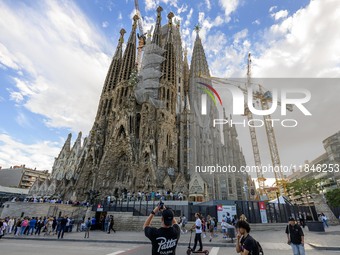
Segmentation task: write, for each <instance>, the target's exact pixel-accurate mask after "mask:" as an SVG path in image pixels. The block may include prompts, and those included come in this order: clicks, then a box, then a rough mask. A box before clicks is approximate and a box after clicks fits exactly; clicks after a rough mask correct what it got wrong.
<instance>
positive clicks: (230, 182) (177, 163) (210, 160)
mask: <svg viewBox="0 0 340 255" xmlns="http://www.w3.org/2000/svg"><path fill="white" fill-rule="evenodd" d="M161 12H162V8H161V7H159V8H158V9H157V22H156V25H155V29H154V31H153V35H152V36H151V33H149V36H148V38H147V40H146V45H145V46H144V47H145V54H144V56H143V59H142V65H141V66H140V68H138V69H137V65H136V48H137V44H136V28H137V22H138V16H135V17H134V22H133V25H132V30H131V33H130V36H129V39H128V41H127V44H126V49H125V51H124V53H123V50H122V44H123V41H124V34H125V33H126V31H125V30H124V29H122V30H121V31H120V39H119V42H118V46H117V49H116V52H115V54H114V56H113V58H112V62H111V65H110V68H109V71H108V73H107V76H106V80H105V83H104V86H103V90H102V94H101V97H100V101H99V107H98V111H97V115H96V118H95V121H94V124H93V127H92V129H91V131H90V134H89V136H88V137H87V138H85V140H84V143H83V144H81V133H80V134H79V136H78V138H77V140H76V142H75V144H74V145H73V147H72V148H71V135H69V137H68V138H67V140H66V142H65V145H64V147H63V148H62V150H61V152H60V154H59V156H58V157H57V158H56V159H55V163H54V165H53V170H52V179H51V180H49V181H50V183H51V184H53V185H54V187H53V188H48V187H47V186H48V183H46V184H41V183H36V185H35V186H34V187H33V188H32V189H31V194H32V195H37V194H40V195H42V193H43V190H49V191H50V193H49V195H50V194H52V193H53V195H59V196H61V197H62V198H63V199H71V200H73V201H74V200H78V201H80V200H86V199H90V194H91V191H92V192H93V191H94V190H96V191H99V196H100V197H101V198H104V197H106V196H108V195H114V196H117V195H120V194H121V192H122V191H123V190H129V191H131V192H133V191H135V192H137V191H139V190H141V191H145V192H150V191H155V192H156V191H167V190H171V191H173V192H183V193H184V194H185V196H186V197H189V196H190V195H193V196H192V197H194V198H196V197H197V196H200V197H201V198H200V200H209V199H214V198H215V199H244V198H245V196H244V191H243V185H244V182H245V181H246V180H247V176H246V175H241V174H226V173H223V174H216V175H209V174H203V173H200V174H197V173H195V166H197V165H198V166H203V165H216V164H219V165H228V164H231V165H235V166H237V167H239V166H241V165H245V160H244V156H243V154H242V151H241V148H240V145H239V142H238V140H237V132H236V129H234V128H228V127H227V126H226V127H225V128H224V129H223V130H219V129H217V128H214V127H213V126H212V119H213V118H218V117H217V116H218V111H217V108H216V107H215V106H214V105H213V104H212V102H209V103H208V112H209V115H207V116H201V114H200V109H201V105H200V98H201V94H202V93H204V92H202V90H199V89H198V85H197V82H198V81H204V82H209V81H207V80H204V79H202V78H200V74H205V75H209V67H208V63H207V60H206V57H205V53H204V49H203V45H202V43H201V40H200V37H199V33H198V32H199V31H197V37H196V41H195V46H194V49H193V54H192V59H191V65H190V68H189V64H188V60H187V56H186V55H187V54H186V50H184V51H183V49H182V43H181V35H180V24H179V23H177V24H173V23H172V19H173V16H174V15H173V13H169V14H168V16H167V18H168V20H167V24H166V25H164V26H162V25H161V20H162V15H161ZM183 52H184V57H183ZM157 61H158V62H157ZM156 63H160V64H159V65H158V64H156ZM138 70H139V72H138ZM221 133H223V137H224V138H223V139H222V136H221ZM42 185H45V186H44V188H41V187H42ZM190 185H196V187H195V188H192V187H190ZM197 185H199V186H201V187H200V188H199V187H197ZM190 190H192V193H190ZM193 190H195V191H193ZM53 191H54V192H53ZM201 191H202V192H201Z"/></svg>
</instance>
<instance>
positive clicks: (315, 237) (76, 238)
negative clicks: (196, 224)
mask: <svg viewBox="0 0 340 255" xmlns="http://www.w3.org/2000/svg"><path fill="white" fill-rule="evenodd" d="M284 232H285V229H282V231H251V232H250V234H251V235H252V236H253V237H254V238H255V239H256V240H257V241H259V242H260V243H261V245H262V246H263V248H264V249H273V247H275V249H278V250H290V249H291V248H290V246H289V245H287V244H286V240H287V237H286V234H285V233H284ZM304 233H305V241H306V243H307V244H309V245H306V249H307V250H308V249H313V248H314V249H320V250H339V251H340V243H339V235H340V226H331V227H329V228H327V229H326V232H323V233H318V232H309V231H308V229H307V227H306V228H305V229H304ZM84 234H85V233H84V232H71V233H65V235H64V239H60V240H58V238H57V236H56V235H54V236H44V235H43V234H42V235H41V236H34V235H33V236H23V237H21V236H19V237H16V236H13V235H6V236H4V239H30V240H41V241H43V240H47V241H51V240H55V241H70V242H102V243H110V242H112V243H131V244H150V241H149V240H148V239H147V238H146V237H145V236H144V233H143V232H142V231H140V232H123V231H118V232H116V233H113V232H111V234H107V233H105V232H102V231H99V230H98V231H91V232H90V238H86V239H84ZM189 238H190V233H189V232H188V233H186V234H181V238H180V241H179V245H184V246H187V245H188V243H189ZM202 241H203V245H204V246H212V247H234V246H235V240H234V243H231V241H230V240H225V239H223V238H222V234H221V233H218V237H215V238H213V240H212V242H209V237H208V236H207V237H206V238H202ZM191 242H192V243H193V239H192V241H191Z"/></svg>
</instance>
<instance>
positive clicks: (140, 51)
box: [135, 0, 147, 72]
mask: <svg viewBox="0 0 340 255" xmlns="http://www.w3.org/2000/svg"><path fill="white" fill-rule="evenodd" d="M135 9H136V14H137V15H138V17H139V19H138V21H137V24H138V29H139V33H137V37H138V40H139V41H138V47H137V49H138V54H137V71H138V72H139V70H140V69H141V63H142V55H143V48H144V45H145V42H146V36H145V35H146V34H147V33H144V28H143V18H142V15H141V13H140V10H139V4H138V0H135Z"/></svg>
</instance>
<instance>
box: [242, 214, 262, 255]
mask: <svg viewBox="0 0 340 255" xmlns="http://www.w3.org/2000/svg"><path fill="white" fill-rule="evenodd" d="M237 228H238V230H239V233H238V234H237V237H236V238H237V242H236V252H237V253H240V254H241V255H250V254H259V248H258V246H257V242H256V241H255V239H254V238H253V237H252V236H251V235H249V232H250V226H249V224H248V222H246V221H244V220H240V221H239V222H238V223H237Z"/></svg>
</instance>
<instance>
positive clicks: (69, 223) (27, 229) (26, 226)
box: [0, 216, 75, 239]
mask: <svg viewBox="0 0 340 255" xmlns="http://www.w3.org/2000/svg"><path fill="white" fill-rule="evenodd" d="M74 225H75V220H74V219H73V218H71V217H67V216H65V217H63V216H61V217H59V218H56V217H22V218H14V217H6V218H5V219H2V220H0V229H1V230H0V231H1V232H0V233H1V236H3V235H14V236H28V235H38V236H40V234H42V233H43V235H44V236H46V235H57V236H58V239H59V238H63V237H64V233H65V232H72V230H73V227H74Z"/></svg>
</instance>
